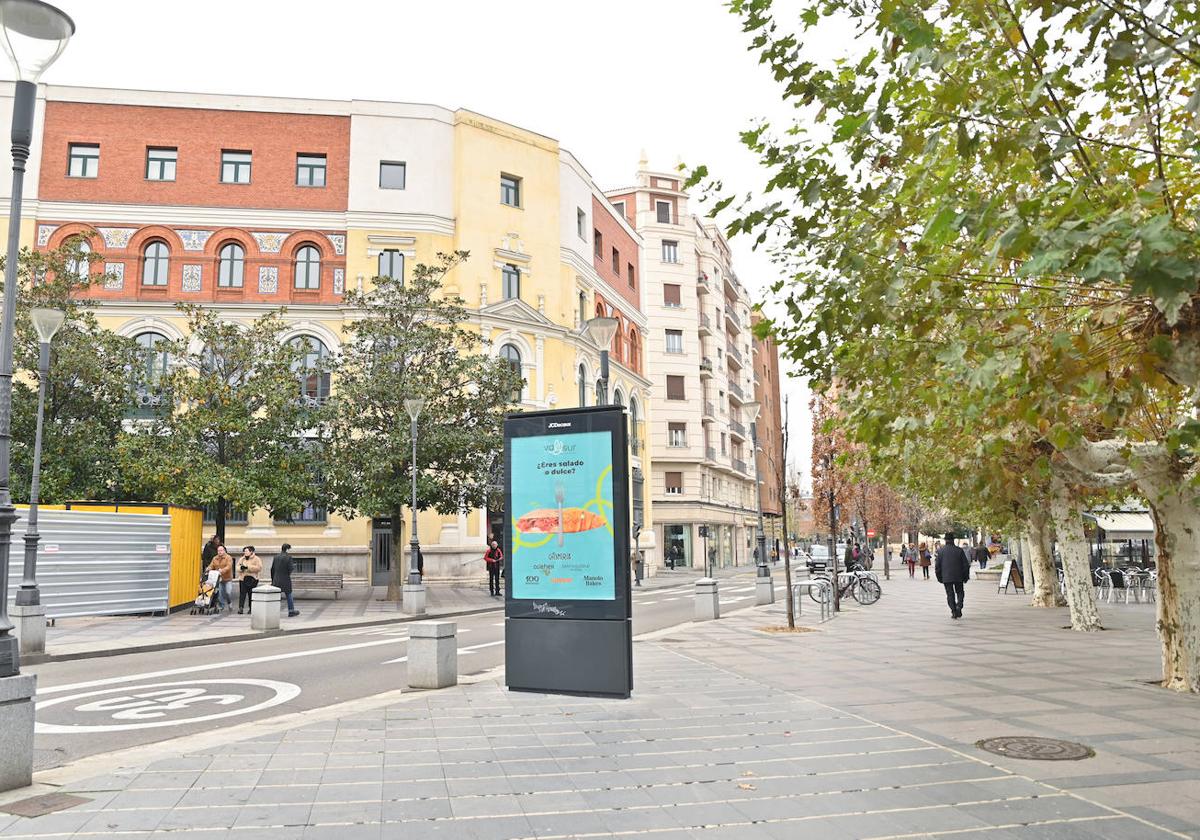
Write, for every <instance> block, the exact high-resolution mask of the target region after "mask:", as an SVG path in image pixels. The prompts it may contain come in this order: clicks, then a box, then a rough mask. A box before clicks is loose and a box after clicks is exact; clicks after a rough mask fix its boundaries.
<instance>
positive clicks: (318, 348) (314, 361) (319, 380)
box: [291, 335, 329, 405]
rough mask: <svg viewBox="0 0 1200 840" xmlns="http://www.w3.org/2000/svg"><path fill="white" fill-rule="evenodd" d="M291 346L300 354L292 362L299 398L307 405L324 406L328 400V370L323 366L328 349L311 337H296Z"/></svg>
mask: <svg viewBox="0 0 1200 840" xmlns="http://www.w3.org/2000/svg"><path fill="white" fill-rule="evenodd" d="M291 345H292V346H293V347H295V348H296V349H297V350H298V351H299V352H300V353H301V354H302V355H301V356H300V357H299V358H298V359H296V361H294V362H292V369H293V370H295V371H296V376H297V378H298V379H299V380H300V396H301V397H303V398H304V400H305V401H306V402H307V403H308V404H309V405H324V404H325V403H326V402H327V401H328V400H329V370H328V368H327V367H326V364H325V362H326V357H327V356H328V355H329V348H328V347H326V346H325V342H323V341H321V339H319V338H317V337H315V336H311V335H298V336H296V337H295V338H293V339H292V341H291Z"/></svg>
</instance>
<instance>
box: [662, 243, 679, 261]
mask: <svg viewBox="0 0 1200 840" xmlns="http://www.w3.org/2000/svg"><path fill="white" fill-rule="evenodd" d="M662 261H663V262H665V263H677V262H679V243H678V242H672V241H671V240H670V239H664V240H663V241H662Z"/></svg>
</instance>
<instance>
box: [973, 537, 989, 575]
mask: <svg viewBox="0 0 1200 840" xmlns="http://www.w3.org/2000/svg"><path fill="white" fill-rule="evenodd" d="M991 559H992V552H990V551H988V547H987V546H986V545H984V543H983V542H982V541H981V542H980V543H979V545H977V546H975V562H976V563H978V564H979V568H981V569H986V568H987V564H988V562H989V561H990V560H991Z"/></svg>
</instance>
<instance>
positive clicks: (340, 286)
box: [333, 268, 346, 295]
mask: <svg viewBox="0 0 1200 840" xmlns="http://www.w3.org/2000/svg"><path fill="white" fill-rule="evenodd" d="M345 291H346V270H345V269H344V268H335V269H334V270H333V293H334V294H335V295H340V294H344V293H345Z"/></svg>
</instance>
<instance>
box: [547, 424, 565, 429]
mask: <svg viewBox="0 0 1200 840" xmlns="http://www.w3.org/2000/svg"><path fill="white" fill-rule="evenodd" d="M546 428H547V429H569V428H571V424H570V423H547V424H546Z"/></svg>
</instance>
